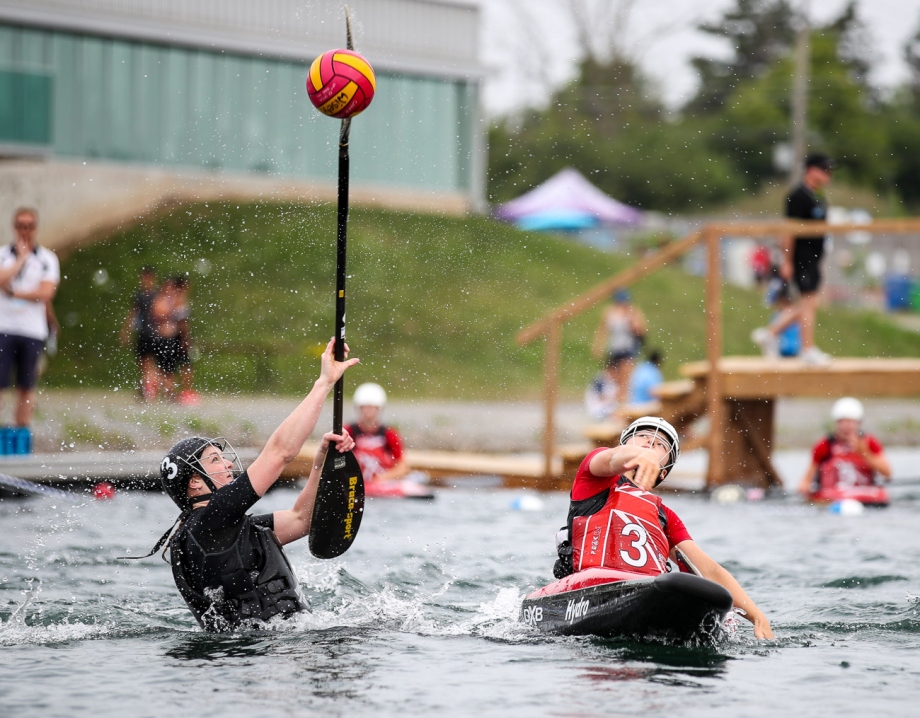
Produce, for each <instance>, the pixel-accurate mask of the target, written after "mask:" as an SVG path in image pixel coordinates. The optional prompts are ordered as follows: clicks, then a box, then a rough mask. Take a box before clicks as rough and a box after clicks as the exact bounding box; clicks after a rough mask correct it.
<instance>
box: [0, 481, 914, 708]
mask: <svg viewBox="0 0 920 718" xmlns="http://www.w3.org/2000/svg"><path fill="white" fill-rule="evenodd" d="M916 492H917V494H918V495H911V494H910V492H901V493H900V494H899V495H898V501H897V503H896V504H895V505H894V506H892V507H891V508H889V509H887V510H879V511H871V512H867V513H865V514H863V515H862V516H856V517H842V516H836V515H831V514H828V513H826V512H824V511H822V510H820V509H818V508H814V507H809V506H805V505H802V504H799V503H797V502H795V501H794V500H787V501H776V502H762V503H749V504H734V505H715V504H710V503H708V502H706V501H704V500H702V499H699V498H694V497H691V496H682V497H666V501H667V502H668V504H669V505H670V506H672V508H674V509H675V510H676V511H677V512H678V513H679V514H680V515H681V517H682V518H683V519H684V521H685V523H686V524H687V526H688V528H689V529H690V531H691V533H692V535H693V537H694V538H695V539H696V540H697V542H698V543H700V544H701V545H702V546H703V547H704V548H705V549H706V550H707V551H708V552H709V553H710V554H711V555H712V556H713V557H714V558H716V559H717V560H719V561H721V562H722V563H723V564H724V565H725V566H726V567H727V568H729V570H731V571H732V572H733V573H734V574H735V576H736V577H737V578H738V579H739V580H740V581H741V583H742V584H743V585H744V586H745V588H746V589H747V590H748V592H749V593H750V594H751V595H752V596H753V597H754V598H755V600H756V601H757V602H758V604H759V605H760V606H761V607H762V608H763V609H764V610H765V611H766V612H767V614H768V615H769V616H770V618H771V620H772V623H773V627H774V629H775V631H776V636H777V638H776V640H774V641H769V642H757V641H755V640H754V639H753V636H752V633H751V630H750V625H749V624H748V623H747V622H746V621H744V620H742V619H736V620H734V621H730V624H729V626H728V635H727V637H725V638H724V639H723V640H721V641H720V642H719V643H718V644H716V645H713V646H709V647H706V648H688V647H668V646H656V645H643V644H639V643H632V642H616V641H601V640H592V639H586V638H544V637H540V636H538V635H536V634H535V633H533V632H532V631H531V630H530V629H528V628H525V627H524V626H523V625H521V624H520V623H518V622H517V614H518V609H519V607H520V601H521V598H522V597H523V595H524V593H525V592H526V591H527V590H528V589H529V587H534V586H539V585H542V584H545V583H547V582H549V580H550V578H551V576H550V570H551V566H552V561H553V555H552V554H553V543H552V537H553V533H554V532H555V530H556V529H557V528H558V526H560V525H561V524H562V523H563V520H564V515H565V509H566V497H565V496H564V495H563V494H554V495H550V496H545V497H543V500H544V504H545V505H544V508H543V510H541V511H535V512H526V513H525V512H519V511H513V510H511V509H510V507H509V505H510V503H511V501H512V499H514V498H515V497H516V496H519V495H520V494H518V493H515V492H509V491H497V490H490V489H481V490H475V489H458V490H446V491H442V492H441V493H440V494H439V497H438V499H437V500H436V501H435V502H430V503H412V502H393V501H391V502H386V501H376V502H371V503H370V504H369V507H368V510H367V514H366V518H365V520H364V524H363V526H362V529H361V534H360V535H359V538H358V540H357V542H356V543H355V545H354V547H353V549H352V550H351V551H350V552H349V553H348V554H346V555H345V556H344V557H342V558H341V559H337V560H335V561H330V562H319V561H317V560H315V559H312V558H311V557H310V555H309V552H308V550H307V545H306V542H301V543H299V544H294V545H293V546H291V547H289V551H288V553H289V555H290V556H291V559H292V563H293V564H294V567H295V570H296V571H297V573H298V576H299V578H300V580H301V583H302V584H303V587H304V590H305V593H306V594H307V595H308V597H309V598H310V600H311V603H312V605H313V612H312V613H311V614H310V615H304V616H302V617H300V618H299V619H298V620H296V621H290V622H282V623H281V624H280V625H278V626H277V627H276V628H275V629H274V630H271V631H262V632H258V633H247V634H241V635H226V636H213V635H206V634H203V633H201V632H200V631H199V630H198V629H197V627H196V624H195V623H194V621H193V619H192V617H191V615H190V614H189V613H188V611H187V609H186V608H185V607H184V605H183V604H182V602H181V600H180V598H179V596H178V593H177V592H176V590H175V588H174V587H173V585H172V579H171V574H170V571H169V568H168V566H167V565H166V564H164V563H163V562H162V561H161V560H160V559H159V558H156V559H148V560H147V561H144V562H131V563H128V564H125V563H124V562H117V561H115V560H114V557H115V556H118V555H121V554H122V553H123V552H124V551H126V550H128V549H130V550H131V551H132V552H133V553H134V554H135V555H137V554H138V553H142V552H143V553H146V551H147V550H148V549H149V547H150V546H152V545H153V543H154V541H155V540H156V538H157V537H158V536H159V535H160V533H161V532H162V531H163V530H165V528H166V527H167V526H168V525H169V524H170V522H171V521H172V519H173V518H174V515H175V514H174V510H173V508H172V504H171V503H170V502H169V501H168V500H167V499H166V498H164V497H163V496H161V495H155V494H128V493H125V494H121V495H119V496H118V497H117V498H116V499H115V500H114V501H110V502H92V501H87V502H84V503H81V504H76V505H63V504H55V503H54V501H51V500H48V499H29V500H18V501H9V500H7V501H2V502H0V526H2V532H0V619H2V623H0V715H3V716H42V717H47V716H109V715H113V716H114V715H118V716H167V715H169V716H173V715H195V716H211V715H215V716H216V715H222V716H227V715H254V716H290V715H312V714H322V715H343V716H344V715H349V716H355V715H357V716H361V715H368V716H369V715H401V714H413V715H421V714H433V715H456V716H468V715H477V714H478V715H513V716H518V715H520V716H527V715H545V716H585V715H587V716H601V715H603V716H621V715H622V716H626V715H631V716H634V715H645V716H657V715H661V716H669V717H671V716H676V715H680V716H696V715H699V716H713V715H715V716H732V717H733V718H734V717H736V716H777V715H783V714H786V715H790V716H800V715H802V716H823V715H854V716H855V715H865V714H871V715H876V716H889V715H891V716H900V715H904V716H912V715H917V714H918V711H920V708H918V705H920V650H918V649H920V603H918V601H920V599H918V595H920V561H918V558H920V556H918V554H920V551H918V548H917V543H918V538H920V525H918V520H917V511H918V509H920V489H917V490H916ZM292 501H293V493H292V492H290V491H286V490H280V491H277V492H275V493H272V494H270V495H269V496H268V497H266V498H265V499H263V502H262V504H261V505H260V507H259V510H264V511H268V510H273V509H275V508H282V507H287V506H289V505H290V503H291V502H292Z"/></svg>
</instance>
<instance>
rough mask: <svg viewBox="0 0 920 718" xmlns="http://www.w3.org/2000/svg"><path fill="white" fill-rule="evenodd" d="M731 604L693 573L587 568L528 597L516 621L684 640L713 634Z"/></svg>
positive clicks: (567, 632)
mask: <svg viewBox="0 0 920 718" xmlns="http://www.w3.org/2000/svg"><path fill="white" fill-rule="evenodd" d="M731 607H732V597H731V594H730V593H729V592H728V591H727V590H726V589H725V588H723V587H722V586H720V585H719V584H717V583H714V582H713V581H709V580H707V579H705V578H702V577H700V576H696V575H694V574H690V573H680V572H678V571H673V572H671V573H663V574H661V575H659V576H646V575H641V574H635V573H628V572H625V571H615V570H613V569H606V568H589V569H585V570H584V571H578V572H577V573H573V574H572V575H571V576H566V577H565V578H561V579H559V580H558V581H554V582H553V583H551V584H549V585H547V586H544V587H543V588H540V589H538V590H536V591H534V592H533V593H531V594H530V595H528V596H527V597H526V598H525V599H524V603H523V604H522V606H521V616H520V619H521V621H523V622H524V623H526V624H528V625H530V626H533V627H534V628H537V629H539V630H541V631H545V632H547V633H556V634H560V635H564V636H583V635H592V636H602V637H607V638H614V637H616V638H639V639H647V638H665V639H671V640H678V641H688V640H694V639H696V640H699V639H705V638H706V637H711V636H713V635H715V634H716V633H717V631H718V630H719V627H720V626H721V625H722V621H723V620H724V619H725V616H726V615H728V612H729V611H730V610H731Z"/></svg>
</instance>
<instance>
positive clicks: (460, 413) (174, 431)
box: [0, 390, 920, 452]
mask: <svg viewBox="0 0 920 718" xmlns="http://www.w3.org/2000/svg"><path fill="white" fill-rule="evenodd" d="M11 398H12V397H11V396H9V395H6V396H4V398H3V405H2V410H0V412H2V413H0V417H2V419H3V420H5V421H9V417H10V400H11ZM38 401H39V403H38V407H37V410H36V421H35V424H34V427H33V429H34V437H35V450H36V451H56V450H61V449H62V448H63V449H65V450H66V449H74V450H77V449H83V450H86V449H90V448H99V447H102V448H103V449H106V448H108V449H118V450H125V449H155V448H162V449H165V448H168V447H169V446H170V445H171V444H172V443H173V442H174V441H176V440H177V439H179V438H181V437H183V436H189V435H192V434H204V435H212V436H213V435H223V436H226V437H227V438H228V439H229V440H230V441H231V442H233V443H234V444H237V445H239V446H261V445H262V443H264V441H265V440H266V439H267V438H268V436H269V435H270V434H271V432H272V430H273V429H274V428H275V427H276V426H277V425H278V424H279V423H280V422H281V421H282V420H283V419H284V417H285V416H287V414H288V413H289V412H290V411H291V409H292V408H293V407H294V406H295V405H296V404H297V401H298V399H297V398H296V397H266V396H225V395H223V396H204V397H202V398H201V401H200V402H199V404H198V405H196V406H191V407H186V406H178V405H175V404H169V403H158V404H153V405H146V404H142V403H139V402H138V401H137V400H136V399H135V398H134V397H133V396H130V395H126V394H125V393H124V392H104V391H95V390H93V391H76V390H45V391H42V392H40V395H39V400H38ZM832 403H833V401H832V400H830V399H829V400H803V399H795V400H783V401H780V402H779V405H778V410H777V448H779V449H800V448H807V447H809V446H811V445H812V444H813V443H814V441H815V440H817V438H818V437H819V436H821V435H822V434H823V433H824V432H826V431H827V430H828V429H829V428H830V422H829V419H828V414H829V411H830V406H831V404H832ZM865 403H866V412H867V421H866V428H867V429H868V430H869V431H871V432H873V433H874V434H876V435H878V436H879V437H880V438H881V440H882V441H883V443H885V444H888V445H892V446H895V445H897V446H917V445H920V401H918V400H908V399H899V400H887V399H886V400H869V401H866V402H865ZM345 417H346V421H348V420H349V419H350V418H351V417H352V412H351V407H350V405H349V406H346V411H345ZM384 418H385V420H386V421H387V422H389V423H391V424H393V425H394V426H396V427H398V428H399V430H400V431H401V432H402V434H403V436H404V438H405V441H406V444H407V446H409V447H412V448H417V449H441V450H451V451H486V452H529V451H538V450H539V449H540V440H541V436H542V431H543V407H542V405H541V404H540V403H539V402H462V401H460V402H447V401H394V402H392V403H391V404H390V405H389V406H388V407H387V408H386V413H385V415H384ZM556 422H557V426H558V437H557V441H558V443H560V444H571V443H578V442H580V441H582V440H583V439H582V435H581V430H582V428H583V427H584V426H585V425H587V424H589V423H591V422H590V421H589V420H588V418H587V417H586V415H585V412H584V410H583V408H582V405H581V403H580V402H562V403H561V404H560V406H559V409H558V412H557V415H556ZM331 425H332V409H331V401H330V402H327V404H326V408H325V410H324V413H323V416H322V418H321V419H320V422H319V427H320V429H321V431H317V432H316V433H315V437H314V438H318V437H319V435H321V433H322V431H325V430H327V429H326V427H331ZM71 445H72V446H71Z"/></svg>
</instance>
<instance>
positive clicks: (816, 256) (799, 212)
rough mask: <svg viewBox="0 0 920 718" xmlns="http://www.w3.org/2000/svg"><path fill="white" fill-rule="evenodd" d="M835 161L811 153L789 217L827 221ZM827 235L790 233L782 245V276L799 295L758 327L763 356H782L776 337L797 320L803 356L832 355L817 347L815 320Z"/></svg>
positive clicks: (820, 359)
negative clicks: (827, 192)
mask: <svg viewBox="0 0 920 718" xmlns="http://www.w3.org/2000/svg"><path fill="white" fill-rule="evenodd" d="M833 168H834V163H833V161H832V160H831V158H830V157H828V156H827V155H824V154H820V153H816V154H811V155H809V156H808V157H807V158H806V159H805V174H804V175H803V177H802V182H801V184H800V185H799V186H798V187H796V188H795V189H794V190H792V192H791V193H790V194H789V196H788V197H787V198H786V216H787V217H789V218H790V219H801V220H814V221H819V222H824V221H827V202H826V200H825V198H824V188H825V187H827V185H828V184H830V181H831V171H832V170H833ZM824 241H825V238H824V237H794V236H791V235H790V236H788V237H786V238H785V239H784V241H783V244H782V253H783V255H782V262H781V264H780V267H779V273H780V276H781V277H782V278H783V279H785V280H786V281H787V282H791V283H793V284H794V285H795V286H796V287H797V288H798V290H799V297H798V299H797V300H796V301H795V302H794V303H793V305H792V306H791V307H789V308H788V309H787V310H785V311H783V312H781V313H780V314H779V315H778V316H777V317H776V319H774V320H773V321H772V322H771V323H770V325H769V326H767V327H760V328H758V329H755V330H754V331H753V332H752V334H751V339H752V340H753V341H754V343H755V344H758V345H759V346H760V348H761V349H762V350H763V353H764V356H769V357H777V356H779V351H778V342H777V336H778V335H779V334H780V333H781V332H782V331H783V330H784V329H786V327H788V326H789V325H790V324H792V323H793V322H795V321H799V322H800V324H801V327H802V355H801V356H802V359H803V360H804V361H806V362H808V363H810V364H826V363H827V362H829V361H830V357H828V356H827V354H825V353H824V352H822V351H821V350H820V349H818V347H816V346H815V319H816V316H817V310H818V289H819V287H820V286H821V258H822V257H823V256H824Z"/></svg>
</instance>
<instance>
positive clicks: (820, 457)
mask: <svg viewBox="0 0 920 718" xmlns="http://www.w3.org/2000/svg"><path fill="white" fill-rule="evenodd" d="M864 416H865V410H864V409H863V405H862V402H860V401H859V400H858V399H854V398H853V397H850V396H845V397H843V398H842V399H838V400H837V401H836V402H835V403H834V406H833V407H832V408H831V419H833V420H834V433H833V434H831V435H830V436H827V437H825V438H824V439H821V441H819V442H818V443H817V444H815V446H814V448H813V449H812V457H811V465H810V466H809V467H808V471H806V472H805V476H803V477H802V482H801V483H800V484H799V491H800V492H801V493H802V494H804V495H805V496H807V497H809V498H820V497H821V492H833V491H834V490H836V489H848V488H853V487H858V486H874V485H875V484H876V483H877V482H879V481H881V480H884V481H885V482H888V481H891V464H890V463H889V461H888V457H887V456H885V449H884V448H882V443H881V442H880V441H879V440H878V439H876V438H875V437H874V436H872V434H866V433H864V432H863V431H862V421H863V417H864ZM835 496H836V495H835Z"/></svg>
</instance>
